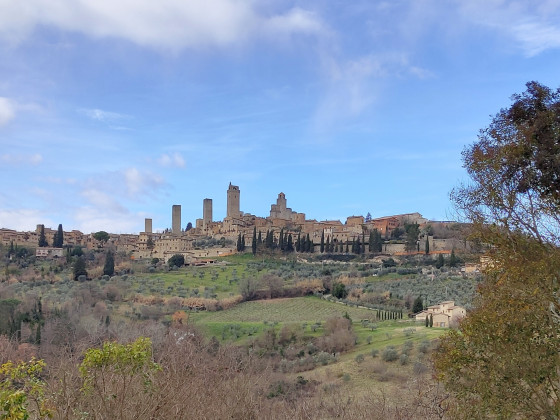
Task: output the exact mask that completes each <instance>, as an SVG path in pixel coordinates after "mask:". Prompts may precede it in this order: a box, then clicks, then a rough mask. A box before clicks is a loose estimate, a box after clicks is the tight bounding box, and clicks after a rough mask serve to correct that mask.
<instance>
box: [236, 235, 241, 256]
mask: <svg viewBox="0 0 560 420" xmlns="http://www.w3.org/2000/svg"><path fill="white" fill-rule="evenodd" d="M240 251H241V232H239V234H238V235H237V252H240Z"/></svg>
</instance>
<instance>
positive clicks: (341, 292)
mask: <svg viewBox="0 0 560 420" xmlns="http://www.w3.org/2000/svg"><path fill="white" fill-rule="evenodd" d="M332 295H333V296H334V297H335V298H337V299H344V298H346V296H348V291H347V290H346V286H345V285H344V284H342V283H334V284H333V288H332Z"/></svg>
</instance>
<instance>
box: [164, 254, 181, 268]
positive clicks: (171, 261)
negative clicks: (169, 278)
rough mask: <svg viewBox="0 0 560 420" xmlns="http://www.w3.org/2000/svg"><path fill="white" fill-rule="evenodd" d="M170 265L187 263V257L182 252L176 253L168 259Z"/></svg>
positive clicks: (176, 265)
mask: <svg viewBox="0 0 560 420" xmlns="http://www.w3.org/2000/svg"><path fill="white" fill-rule="evenodd" d="M167 264H168V265H169V267H173V266H175V267H182V266H184V265H185V257H184V256H183V255H181V254H175V255H173V256H172V257H171V258H169V260H168V261H167Z"/></svg>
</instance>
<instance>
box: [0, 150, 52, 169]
mask: <svg viewBox="0 0 560 420" xmlns="http://www.w3.org/2000/svg"><path fill="white" fill-rule="evenodd" d="M42 161H43V156H41V155H40V154H39V153H33V154H32V155H15V154H11V153H6V154H3V155H0V162H2V163H3V164H5V165H18V166H19V165H32V166H36V165H39V164H40V163H41V162H42Z"/></svg>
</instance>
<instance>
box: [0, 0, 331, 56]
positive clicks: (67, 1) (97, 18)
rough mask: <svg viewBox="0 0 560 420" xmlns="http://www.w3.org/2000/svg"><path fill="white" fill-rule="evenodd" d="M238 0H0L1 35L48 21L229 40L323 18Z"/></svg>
mask: <svg viewBox="0 0 560 420" xmlns="http://www.w3.org/2000/svg"><path fill="white" fill-rule="evenodd" d="M255 5H256V3H255V2H253V1H236V0H189V1H184V0H160V1H157V2H154V1H152V0H120V1H119V0H117V1H115V0H83V1H75V0H58V1H56V2H54V3H53V2H52V1H51V0H26V1H25V2H19V1H12V0H0V10H2V14H1V15H0V36H1V37H3V38H4V39H7V40H9V41H11V42H18V41H21V40H22V39H24V38H25V37H27V36H28V35H29V34H30V33H31V32H32V31H33V30H34V29H35V28H36V27H38V26H40V25H46V26H51V27H56V28H58V29H61V30H63V31H71V32H79V33H83V34H85V35H86V36H89V37H93V38H119V39H125V40H127V41H130V42H132V43H135V44H137V45H140V46H143V47H150V48H154V49H158V50H159V49H163V50H171V51H180V50H182V49H184V48H200V47H205V46H220V47H224V46H230V45H235V44H239V43H242V42H244V41H246V40H249V39H251V38H252V37H253V38H254V35H255V34H256V33H258V32H264V33H269V34H274V33H278V34H293V33H312V32H317V31H320V30H322V24H321V22H320V21H319V20H318V19H317V18H316V17H315V15H313V14H312V13H310V12H306V11H305V10H303V9H300V8H291V9H289V10H287V11H284V12H281V13H276V14H272V15H270V16H268V15H266V14H265V13H263V12H262V11H257V8H256V7H255Z"/></svg>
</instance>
